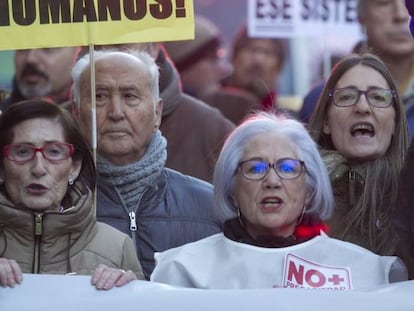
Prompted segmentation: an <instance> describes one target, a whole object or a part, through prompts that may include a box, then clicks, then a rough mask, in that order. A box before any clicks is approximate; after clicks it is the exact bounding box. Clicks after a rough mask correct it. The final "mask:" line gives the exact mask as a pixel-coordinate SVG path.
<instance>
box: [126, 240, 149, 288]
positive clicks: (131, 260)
mask: <svg viewBox="0 0 414 311" xmlns="http://www.w3.org/2000/svg"><path fill="white" fill-rule="evenodd" d="M122 253H123V254H122V267H121V268H122V269H124V270H132V271H133V272H134V273H135V275H136V276H137V278H138V280H145V277H144V273H143V272H142V267H141V264H140V263H139V260H138V257H137V252H136V251H135V247H134V244H133V242H132V239H131V238H130V237H126V238H125V241H124V244H123V248H122Z"/></svg>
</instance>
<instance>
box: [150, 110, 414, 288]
mask: <svg viewBox="0 0 414 311" xmlns="http://www.w3.org/2000/svg"><path fill="white" fill-rule="evenodd" d="M214 194H215V208H216V210H215V211H216V216H217V218H218V220H220V222H221V224H222V226H223V233H219V234H216V235H213V236H211V237H208V238H205V239H203V240H200V241H197V242H193V243H190V244H186V245H184V246H181V247H178V248H174V249H170V250H167V251H165V252H162V253H156V254H155V260H156V267H155V270H154V271H153V273H152V275H151V281H155V282H161V283H167V284H172V285H177V286H185V287H195V288H214V289H219V288H220V289H225V288H229V289H230V288H232V289H236V288H272V287H288V288H315V289H316V288H317V289H331V290H351V289H362V288H369V287H370V286H375V285H380V284H387V283H389V282H392V281H397V280H405V279H406V277H407V276H406V269H405V266H404V264H403V263H402V262H401V261H400V260H399V259H398V258H397V257H394V256H384V257H381V256H378V255H377V254H374V253H372V252H370V251H368V250H367V249H365V248H362V247H359V246H357V245H354V244H351V243H348V242H344V241H340V240H336V239H332V238H330V237H328V236H327V235H326V233H324V231H326V227H325V225H324V223H323V220H324V219H328V218H329V217H330V216H331V214H332V212H333V209H334V201H333V196H332V190H331V186H330V181H329V177H328V173H327V170H326V168H325V166H324V163H323V162H322V159H321V157H320V155H319V151H318V148H317V145H316V144H315V142H314V141H313V140H312V138H311V137H310V135H309V133H308V132H307V130H306V129H305V127H304V126H303V125H302V124H301V123H299V122H298V121H295V120H293V119H288V118H285V117H283V116H275V115H272V114H268V113H265V112H262V113H258V114H256V115H253V116H251V117H250V118H249V119H247V120H245V121H244V122H243V123H242V124H241V125H239V126H238V127H237V128H236V129H235V130H234V131H233V133H232V134H231V135H230V136H229V137H228V139H227V140H226V142H225V144H224V146H223V149H222V151H221V153H220V156H219V158H218V161H217V163H216V167H215V171H214Z"/></svg>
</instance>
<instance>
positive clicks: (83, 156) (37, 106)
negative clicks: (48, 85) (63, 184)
mask: <svg viewBox="0 0 414 311" xmlns="http://www.w3.org/2000/svg"><path fill="white" fill-rule="evenodd" d="M35 118H46V119H53V120H57V121H59V122H60V124H61V125H62V128H63V133H64V136H65V140H66V142H67V143H70V144H72V145H73V146H74V147H75V151H74V153H73V155H72V158H73V160H75V161H76V160H82V167H81V171H80V173H79V177H78V179H82V180H83V181H85V182H86V183H87V185H88V186H89V188H90V189H91V190H92V191H94V189H95V184H96V173H95V164H94V161H93V157H92V153H91V150H90V147H89V145H88V143H87V141H86V140H85V138H84V137H83V135H82V133H81V132H80V130H79V128H78V125H77V124H76V121H75V120H74V118H73V117H72V115H71V114H70V112H69V111H67V110H65V109H64V108H61V107H59V106H58V105H57V104H55V103H54V102H52V101H51V100H49V99H48V98H33V99H28V100H24V101H21V102H18V103H14V104H13V105H11V106H9V107H8V108H7V109H6V110H5V111H3V113H2V114H1V116H0V150H1V152H0V156H1V158H3V148H4V146H6V145H8V144H10V143H11V142H12V140H13V128H14V127H15V126H16V125H18V124H20V123H22V122H24V121H26V120H31V119H35ZM0 168H1V169H3V161H0Z"/></svg>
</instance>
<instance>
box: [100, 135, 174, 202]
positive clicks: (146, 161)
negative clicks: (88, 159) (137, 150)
mask: <svg viewBox="0 0 414 311" xmlns="http://www.w3.org/2000/svg"><path fill="white" fill-rule="evenodd" d="M166 147H167V141H166V140H165V138H164V137H163V136H162V135H161V132H160V131H159V130H158V131H157V132H156V133H154V135H153V137H152V140H151V142H150V144H149V146H148V149H147V151H146V152H145V154H144V156H143V157H142V158H141V159H139V160H138V161H137V162H135V163H132V164H128V165H122V166H116V165H114V164H112V163H110V162H109V161H108V160H106V159H105V158H103V157H102V156H99V155H98V156H97V166H98V171H99V174H100V175H101V177H102V178H104V179H105V180H106V181H108V182H109V183H111V184H112V185H114V186H115V187H116V188H117V190H118V192H119V193H120V195H121V198H122V200H123V201H124V204H126V206H127V207H128V209H129V210H134V208H135V207H136V206H137V204H138V202H139V201H140V200H141V198H142V195H143V193H144V191H145V189H146V188H147V187H148V185H152V184H153V183H154V181H155V180H156V179H157V177H158V176H159V175H160V173H161V171H162V169H163V168H164V166H165V161H166V159H167V150H166Z"/></svg>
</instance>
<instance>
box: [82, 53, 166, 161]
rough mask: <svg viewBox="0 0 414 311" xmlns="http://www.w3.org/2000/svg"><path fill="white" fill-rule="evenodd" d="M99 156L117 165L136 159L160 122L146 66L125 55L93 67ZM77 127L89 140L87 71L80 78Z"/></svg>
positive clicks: (112, 56) (99, 62) (88, 81)
mask: <svg viewBox="0 0 414 311" xmlns="http://www.w3.org/2000/svg"><path fill="white" fill-rule="evenodd" d="M95 72H96V75H95V80H96V122H97V139H98V153H99V154H100V155H102V156H103V157H105V158H106V159H107V160H109V161H110V162H112V163H114V164H116V165H126V164H130V163H133V162H136V161H137V160H139V159H140V158H141V157H142V156H143V155H144V153H145V151H146V149H147V147H148V144H149V143H150V141H151V139H152V135H153V133H154V132H155V131H156V130H157V129H158V127H159V125H160V122H161V111H162V104H161V101H159V102H157V103H156V105H155V107H154V102H153V98H152V93H151V77H150V74H149V71H148V69H147V67H146V66H145V65H144V64H143V63H142V62H141V61H139V60H138V59H136V58H135V57H134V56H132V55H128V54H111V55H108V56H106V57H105V58H101V59H100V60H98V61H97V62H96V65H95ZM80 85H81V90H80V98H81V104H80V111H78V113H75V115H76V117H77V119H78V123H79V126H80V128H81V130H82V132H83V133H84V135H86V136H87V137H88V139H89V141H91V116H90V112H91V91H90V71H89V70H88V69H87V70H85V72H83V73H82V75H81V78H80Z"/></svg>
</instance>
